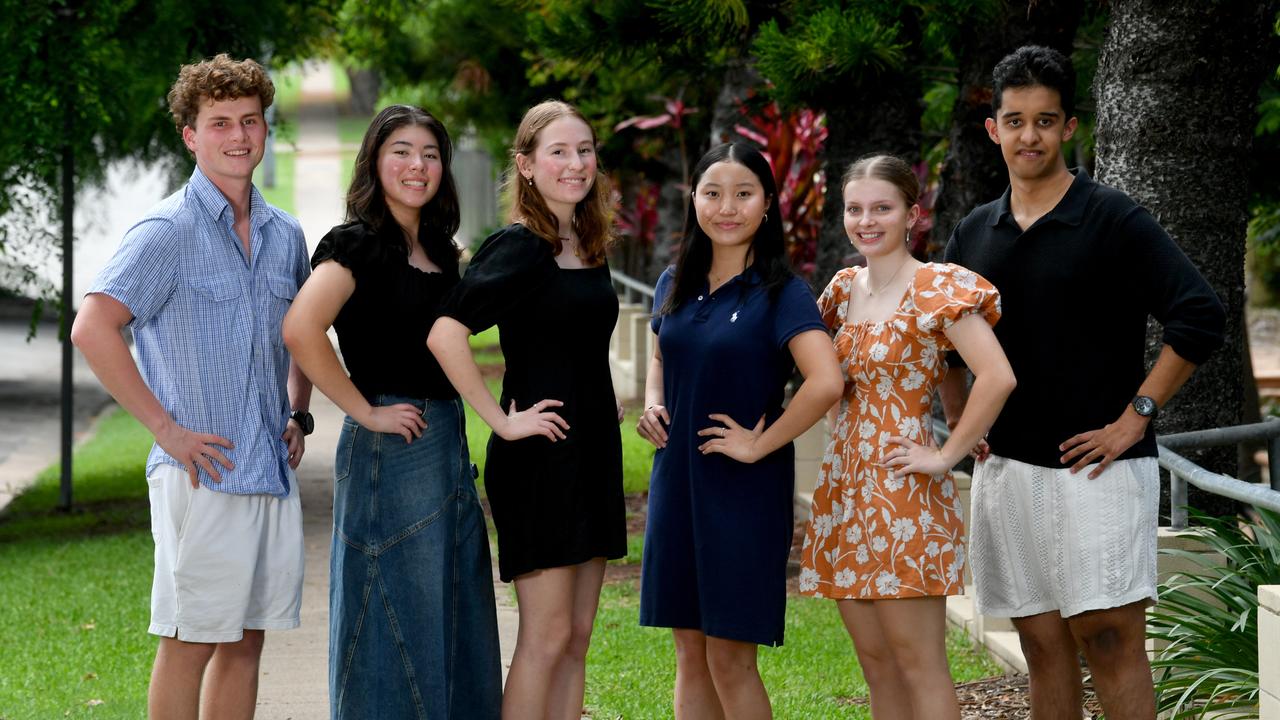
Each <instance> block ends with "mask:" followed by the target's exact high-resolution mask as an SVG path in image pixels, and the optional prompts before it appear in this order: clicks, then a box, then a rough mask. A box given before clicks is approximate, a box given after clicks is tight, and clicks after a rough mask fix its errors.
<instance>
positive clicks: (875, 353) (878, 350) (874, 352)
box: [868, 342, 889, 362]
mask: <svg viewBox="0 0 1280 720" xmlns="http://www.w3.org/2000/svg"><path fill="white" fill-rule="evenodd" d="M868 354H869V355H870V356H871V361H872V362H880V361H882V360H884V358H885V356H886V355H888V354H889V346H888V345H885V344H884V343H882V342H878V343H876V344H874V345H872V346H871V349H870V350H869V351H868Z"/></svg>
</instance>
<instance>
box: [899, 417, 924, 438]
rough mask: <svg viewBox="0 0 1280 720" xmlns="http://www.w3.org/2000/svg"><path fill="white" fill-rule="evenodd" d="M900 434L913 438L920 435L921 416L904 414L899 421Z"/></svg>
mask: <svg viewBox="0 0 1280 720" xmlns="http://www.w3.org/2000/svg"><path fill="white" fill-rule="evenodd" d="M898 434H899V435H901V436H903V437H906V438H911V439H912V440H915V439H916V438H918V437H920V418H918V417H916V416H914V415H907V416H904V417H903V418H902V419H901V420H899V421H898Z"/></svg>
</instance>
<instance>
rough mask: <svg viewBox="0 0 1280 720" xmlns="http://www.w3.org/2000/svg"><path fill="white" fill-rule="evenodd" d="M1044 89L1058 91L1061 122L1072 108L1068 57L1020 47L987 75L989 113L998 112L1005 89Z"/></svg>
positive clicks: (1073, 99) (1072, 81) (1040, 48)
mask: <svg viewBox="0 0 1280 720" xmlns="http://www.w3.org/2000/svg"><path fill="white" fill-rule="evenodd" d="M1037 85H1039V86H1041V87H1047V88H1049V89H1051V90H1057V91H1058V97H1059V98H1060V99H1061V100H1062V111H1063V112H1064V113H1066V117H1065V118H1063V119H1064V120H1065V119H1067V118H1069V117H1071V116H1072V113H1074V112H1075V109H1076V70H1075V68H1074V67H1073V66H1072V65H1071V58H1069V57H1067V56H1066V55H1063V54H1062V53H1060V52H1058V51H1057V50H1054V49H1053V48H1050V47H1045V46H1043V45H1024V46H1022V47H1020V48H1018V49H1017V50H1014V51H1013V52H1011V53H1009V54H1008V55H1005V56H1004V59H1003V60H1001V61H1000V62H998V63H996V68H995V70H993V71H992V72H991V110H992V112H999V110H1000V101H1001V99H1002V98H1001V95H1003V94H1004V91H1005V89H1006V88H1024V87H1035V86H1037Z"/></svg>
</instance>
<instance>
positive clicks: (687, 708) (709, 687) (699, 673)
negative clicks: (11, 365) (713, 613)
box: [671, 630, 724, 720]
mask: <svg viewBox="0 0 1280 720" xmlns="http://www.w3.org/2000/svg"><path fill="white" fill-rule="evenodd" d="M671 632H672V634H673V635H674V636H675V641H676V697H675V704H676V713H675V714H676V720H724V710H723V709H722V708H721V707H720V698H719V697H718V696H717V695H716V686H715V683H714V682H712V680H711V669H710V668H708V667H707V636H706V635H703V634H702V632H701V631H699V630H672V631H671Z"/></svg>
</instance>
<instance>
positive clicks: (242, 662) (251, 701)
mask: <svg viewBox="0 0 1280 720" xmlns="http://www.w3.org/2000/svg"><path fill="white" fill-rule="evenodd" d="M263 639H264V634H263V631H261V630H245V631H244V637H243V638H241V640H240V642H233V643H218V645H217V649H216V650H214V651H213V659H211V660H210V661H209V665H208V667H206V668H205V671H204V685H203V687H201V689H200V708H201V712H200V717H201V720H252V719H253V711H254V708H255V707H256V706H257V704H258V664H259V660H260V659H261V658H262V642H263Z"/></svg>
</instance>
